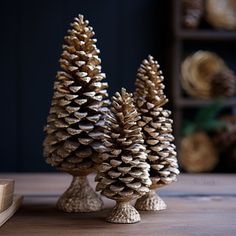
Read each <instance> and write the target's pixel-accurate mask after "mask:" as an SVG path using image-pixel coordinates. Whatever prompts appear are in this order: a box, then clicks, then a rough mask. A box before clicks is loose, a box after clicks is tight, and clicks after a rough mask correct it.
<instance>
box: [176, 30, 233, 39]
mask: <svg viewBox="0 0 236 236" xmlns="http://www.w3.org/2000/svg"><path fill="white" fill-rule="evenodd" d="M176 36H177V37H178V38H179V39H182V40H205V41H234V40H235V41H236V32H229V31H217V30H179V31H177V32H176Z"/></svg>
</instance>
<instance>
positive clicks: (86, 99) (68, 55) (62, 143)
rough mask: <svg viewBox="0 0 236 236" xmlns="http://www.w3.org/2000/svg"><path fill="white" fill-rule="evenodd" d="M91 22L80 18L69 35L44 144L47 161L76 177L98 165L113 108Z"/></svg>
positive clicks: (55, 84) (80, 16)
mask: <svg viewBox="0 0 236 236" xmlns="http://www.w3.org/2000/svg"><path fill="white" fill-rule="evenodd" d="M88 24H89V22H88V21H87V20H84V18H83V16H82V15H79V17H78V18H75V21H74V22H73V23H72V24H71V27H72V28H71V29H70V30H69V31H68V36H66V37H65V44H64V45H63V52H62V55H61V59H60V66H61V71H59V72H58V73H57V80H56V81H55V83H54V95H53V98H52V104H51V109H50V112H49V115H48V118H47V125H46V127H45V132H46V138H45V140H44V143H43V146H44V156H45V158H46V162H47V163H49V164H51V165H52V166H55V167H57V168H58V169H60V170H63V171H66V172H69V173H71V174H75V175H83V174H88V173H90V172H91V171H92V170H93V168H94V165H95V164H96V163H97V162H98V160H97V156H98V153H99V148H100V147H99V146H100V144H101V136H102V134H103V129H104V122H103V116H104V113H105V112H106V111H107V105H108V104H109V101H108V100H107V97H108V94H107V90H106V89H107V87H108V84H107V83H105V82H102V81H103V79H104V78H105V74H104V73H101V66H100V64H101V60H100V59H99V57H98V54H99V52H100V51H99V50H98V49H97V47H96V45H95V43H96V41H97V40H96V39H95V38H94V37H93V36H94V34H95V33H94V31H93V28H92V27H91V26H88Z"/></svg>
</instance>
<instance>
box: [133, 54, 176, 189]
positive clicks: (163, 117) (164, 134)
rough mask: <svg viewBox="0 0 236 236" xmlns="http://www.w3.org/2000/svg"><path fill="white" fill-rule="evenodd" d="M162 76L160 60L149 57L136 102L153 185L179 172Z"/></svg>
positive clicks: (138, 83) (140, 76)
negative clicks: (165, 105)
mask: <svg viewBox="0 0 236 236" xmlns="http://www.w3.org/2000/svg"><path fill="white" fill-rule="evenodd" d="M163 79H164V77H163V76H162V72H161V71H160V70H159V65H158V63H157V61H155V60H154V59H153V57H151V56H149V57H148V59H147V60H144V61H143V63H142V64H141V66H140V68H139V69H138V74H137V80H136V91H135V101H136V106H137V109H138V112H139V113H140V116H141V120H139V121H138V126H139V127H140V128H141V129H142V132H143V137H144V143H145V146H146V152H147V154H148V158H147V162H148V163H149V164H150V166H151V169H150V178H151V180H152V188H155V187H157V186H162V185H166V184H169V183H171V182H173V181H175V180H176V176H177V175H178V174H179V170H178V164H177V159H176V151H175V145H174V144H173V140H174V137H173V135H172V134H171V133H172V123H173V121H172V120H171V119H170V118H169V116H170V114H171V112H170V111H168V110H165V109H163V108H162V106H163V105H164V104H165V103H166V102H167V101H168V100H167V98H166V96H165V95H164V91H163V89H164V85H163V83H162V82H163Z"/></svg>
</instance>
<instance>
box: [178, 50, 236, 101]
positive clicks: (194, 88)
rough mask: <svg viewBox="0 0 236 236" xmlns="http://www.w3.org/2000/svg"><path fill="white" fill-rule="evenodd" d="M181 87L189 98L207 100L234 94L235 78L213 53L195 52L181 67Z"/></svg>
mask: <svg viewBox="0 0 236 236" xmlns="http://www.w3.org/2000/svg"><path fill="white" fill-rule="evenodd" d="M181 74H182V81H181V82H182V86H183V88H184V90H185V91H186V92H187V93H188V94H189V95H191V96H194V97H197V98H202V99H209V98H214V97H222V96H223V97H229V96H232V95H233V94H234V92H235V85H236V76H235V74H234V73H233V71H232V70H230V69H229V68H228V67H227V65H226V64H225V63H224V61H223V60H222V59H221V58H220V57H219V56H218V55H216V54H215V53H212V52H209V51H197V52H195V53H194V54H193V55H191V56H188V57H187V58H186V59H185V60H184V61H183V63H182V66H181Z"/></svg>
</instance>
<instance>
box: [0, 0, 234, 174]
mask: <svg viewBox="0 0 236 236" xmlns="http://www.w3.org/2000/svg"><path fill="white" fill-rule="evenodd" d="M210 2H211V4H210ZM220 2H221V3H220ZM222 2H223V3H222ZM234 2H235V1H223V0H212V1H206V0H205V1H204V0H202V1H200V0H192V1H187V0H170V1H161V0H159V1H157V0H137V1H133V0H100V1H95V0H86V1H84V0H76V1H75V0H71V1H63V0H57V1H54V0H53V1H46V0H41V1H34V2H33V1H29V0H22V1H16V0H13V1H1V2H0V11H1V14H0V18H1V22H2V27H1V33H2V37H1V38H0V41H1V44H0V45H1V59H0V60H1V63H0V67H1V93H0V96H1V97H0V101H1V109H2V115H1V122H0V124H1V125H0V129H1V134H2V135H1V142H0V145H1V158H2V159H3V161H2V162H1V165H0V171H12V172H14V171H16V172H34V171H54V170H53V168H51V167H50V166H48V165H46V164H45V163H44V159H43V157H42V141H43V139H44V134H43V127H44V125H45V124H46V117H47V114H48V110H49V107H50V100H51V97H52V92H53V89H52V88H53V82H54V80H55V75H56V71H57V70H58V68H59V63H58V60H59V57H60V54H61V52H62V50H61V45H62V43H63V37H64V35H66V29H67V28H68V26H69V23H70V22H71V21H72V20H73V18H74V17H75V16H77V15H78V14H79V13H81V14H84V15H85V17H86V19H89V21H90V23H91V24H92V25H93V27H94V31H95V33H96V37H97V39H98V43H97V47H98V48H99V49H100V51H101V54H100V55H101V59H102V71H103V72H105V73H106V75H107V82H109V86H110V87H109V90H108V92H109V94H110V96H111V95H113V94H114V92H115V91H118V90H120V88H121V87H122V86H124V87H126V88H127V90H129V91H130V92H132V91H134V82H135V79H136V78H135V75H136V71H137V69H138V67H139V62H140V61H141V60H142V58H145V57H147V55H148V54H152V55H153V56H154V57H155V58H157V60H158V62H159V64H160V65H161V68H162V70H163V74H164V77H165V80H164V83H165V93H166V94H167V97H168V98H169V100H170V103H169V104H168V106H169V107H168V109H170V110H172V111H173V112H172V118H173V120H174V131H175V140H176V144H177V148H178V152H179V153H181V148H180V147H181V143H182V141H181V140H182V138H183V139H185V138H187V137H188V138H187V139H188V142H189V141H190V143H191V142H192V143H195V144H196V143H198V145H199V147H200V146H203V145H201V144H199V142H200V141H199V140H201V138H199V137H204V138H202V139H203V140H206V139H207V138H208V140H209V139H210V140H211V143H213V146H214V149H215V150H216V151H215V152H216V154H217V156H218V157H217V161H215V162H212V163H213V164H212V167H211V168H207V169H205V170H204V169H201V168H200V169H201V170H200V171H207V172H210V171H211V172H236V166H235V164H233V163H235V156H236V150H235V148H234V146H235V145H234V144H235V141H232V143H231V141H230V143H231V144H230V145H229V146H227V148H226V147H225V149H221V150H219V149H218V147H217V146H219V145H217V144H216V143H217V142H221V141H217V140H221V139H222V138H223V137H226V136H227V135H230V137H234V133H231V132H230V130H231V129H232V127H233V124H231V123H230V122H228V123H227V124H229V126H228V127H230V128H226V127H221V128H219V129H217V130H214V131H213V130H211V131H209V130H205V129H196V130H195V131H194V132H193V133H191V135H190V134H189V135H188V136H187V135H183V133H184V132H183V130H184V129H185V126H186V122H185V121H191V123H194V122H195V121H196V117H197V116H198V114H199V112H200V113H202V109H203V110H204V108H209V109H211V104H214V101H215V99H216V98H217V99H218V97H220V99H221V107H220V110H218V111H217V112H216V113H215V115H214V119H210V123H211V125H210V126H214V124H215V123H218V121H222V119H223V120H224V119H225V118H223V117H226V116H227V117H234V116H235V115H236V97H235V72H236V43H235V42H236V31H235V26H234V25H235V17H234V16H235V12H236V11H235V10H233V9H235V4H234ZM213 3H215V6H211V8H212V9H213V8H214V9H213V10H207V8H210V5H212V4H213ZM217 4H224V7H222V9H223V10H224V12H223V13H217V14H223V15H225V16H223V17H218V18H220V19H218V20H220V21H221V22H224V23H221V26H217V25H215V24H214V23H212V21H210V20H209V19H210V16H209V14H210V13H212V14H213V12H214V11H216V9H217V11H219V9H220V8H218V7H217V6H216V5H217ZM226 12H227V13H226ZM207 14H208V15H207ZM229 16H230V17H229ZM215 17H216V16H215ZM213 18H214V17H213ZM216 18H217V17H216ZM229 22H230V23H229ZM218 25H219V24H218ZM225 25H231V26H230V27H228V26H225ZM196 55H198V56H196ZM199 55H200V58H199ZM185 64H187V66H184V65H185ZM183 67H184V72H183ZM183 74H185V75H184V76H183ZM182 82H183V84H182ZM189 87H190V88H189ZM216 103H217V101H216ZM219 123H220V122H219ZM195 127H196V125H195ZM190 129H191V128H190ZM199 133H200V134H201V135H199ZM191 136H192V138H191ZM194 137H195V138H194ZM196 137H198V138H196ZM206 137H207V138H206ZM227 137H228V136H227ZM227 139H228V138H226V140H227ZM232 140H233V138H232ZM222 142H223V141H222ZM209 143H210V142H209ZM195 144H193V146H194V145H195ZM209 146H212V145H209ZM189 147H190V145H188V149H189ZM211 148H213V147H211ZM196 150H197V151H196ZM209 150H210V148H209V147H208V151H209ZM188 152H189V153H194V154H196V156H197V155H198V154H197V153H199V155H198V156H201V155H200V153H203V151H202V152H201V151H198V149H193V148H191V150H190V151H186V152H185V153H188ZM211 153H213V154H212V156H214V155H215V154H214V151H212V152H211ZM190 155H191V154H189V155H185V156H186V157H185V158H188V157H189V156H190ZM202 156H203V155H202ZM179 158H181V157H180V156H179ZM213 159H214V158H213ZM214 163H215V164H214ZM217 163H218V164H217ZM203 166H207V164H206V163H204V159H203ZM193 168H194V167H193ZM183 169H184V168H183ZM195 169H196V168H195ZM184 170H185V171H189V170H188V169H187V168H185V169H184ZM198 170H199V168H198Z"/></svg>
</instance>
